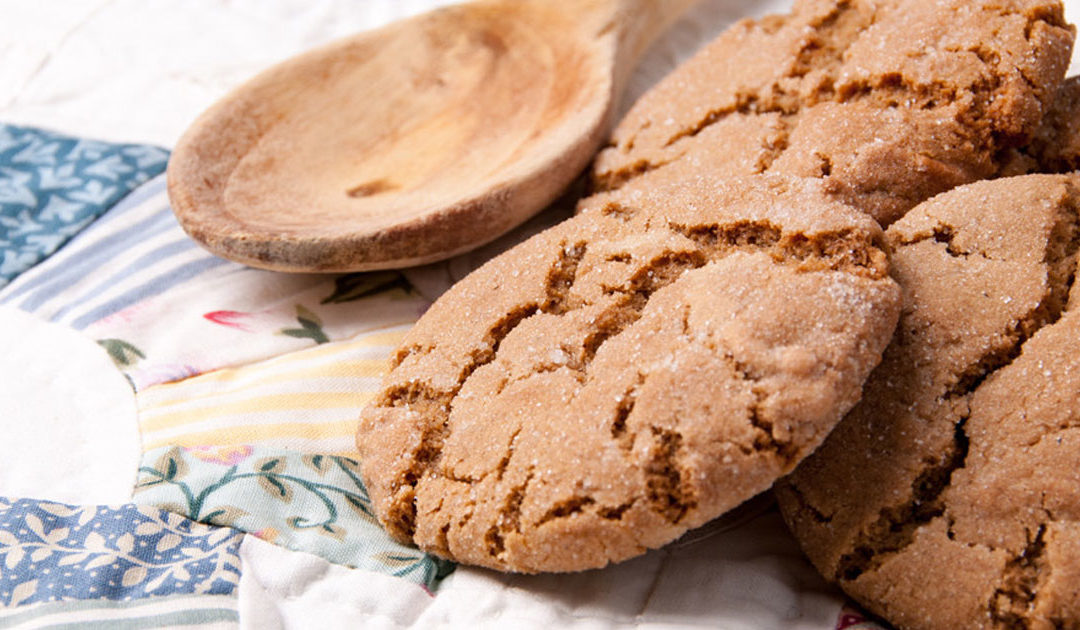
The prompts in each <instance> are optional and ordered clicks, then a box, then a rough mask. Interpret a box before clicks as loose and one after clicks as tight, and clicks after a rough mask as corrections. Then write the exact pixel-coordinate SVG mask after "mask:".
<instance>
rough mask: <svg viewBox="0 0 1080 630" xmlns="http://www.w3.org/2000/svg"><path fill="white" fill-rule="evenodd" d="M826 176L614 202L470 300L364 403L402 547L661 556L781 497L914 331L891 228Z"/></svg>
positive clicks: (556, 564)
mask: <svg viewBox="0 0 1080 630" xmlns="http://www.w3.org/2000/svg"><path fill="white" fill-rule="evenodd" d="M823 187H824V186H823V183H822V182H820V181H818V180H809V179H794V178H781V177H774V176H759V177H755V178H748V179H744V180H738V179H734V180H724V181H721V180H714V179H709V178H700V179H695V180H690V181H686V182H684V183H683V184H681V185H678V186H673V187H668V188H662V187H657V188H654V189H651V190H649V191H638V192H636V193H634V194H618V195H597V196H594V197H592V198H591V199H590V200H589V201H588V202H586V204H585V207H584V208H583V210H582V212H581V213H580V214H578V215H577V216H576V217H574V218H573V219H570V220H568V221H566V222H564V223H561V224H559V225H557V226H555V227H554V228H551V229H549V230H547V231H545V232H542V233H540V234H538V235H536V236H535V237H533V238H531V239H530V240H528V241H526V242H524V243H523V244H521V245H519V246H517V247H516V248H514V249H512V250H510V251H509V252H507V253H505V254H503V255H501V256H499V257H497V258H495V259H493V260H491V261H490V262H489V263H487V264H486V265H485V266H483V267H481V268H480V269H479V270H477V271H476V272H474V273H473V274H471V275H470V276H468V277H467V278H465V279H464V280H463V281H461V282H460V283H458V284H457V285H456V286H454V287H453V288H452V289H451V290H450V291H449V292H447V293H446V294H445V295H444V296H443V297H442V298H440V299H439V300H438V301H437V302H436V303H435V305H434V306H432V307H431V309H430V310H429V311H428V312H427V313H426V314H425V315H424V316H423V317H422V318H421V319H420V321H419V322H418V323H417V325H416V326H415V327H414V329H413V330H412V331H411V332H410V333H409V335H408V336H407V338H406V339H405V341H404V342H403V345H402V348H401V349H400V350H399V351H398V352H397V354H396V356H395V357H394V358H393V361H392V370H391V372H390V374H389V375H388V376H387V378H386V379H385V381H384V385H383V388H382V391H381V393H380V394H379V395H378V396H377V398H376V400H375V401H374V402H373V403H372V404H371V405H370V406H369V407H368V408H366V409H365V410H364V412H363V414H362V417H361V421H360V429H359V433H358V439H357V442H358V446H359V449H360V456H361V459H362V462H363V473H364V478H365V480H366V482H367V484H368V489H369V491H370V493H371V497H372V501H373V504H374V506H375V508H376V511H377V513H378V516H379V518H380V520H381V521H382V523H383V524H384V525H385V526H386V527H387V529H388V530H389V531H390V532H391V533H392V534H393V535H394V536H396V537H397V538H398V539H401V540H403V541H407V542H414V543H415V544H417V545H418V546H419V547H420V548H422V549H424V550H426V551H429V552H432V553H435V554H438V555H440V556H443V557H446V558H451V559H454V560H458V561H462V562H466V563H470V564H477V565H483V566H488V567H493V568H497V569H501V570H510V571H521V572H537V571H574V570H580V569H588V568H593V567H600V566H604V565H605V564H607V563H609V562H616V561H619V560H623V559H626V558H629V557H632V556H635V555H637V554H640V553H643V552H644V551H645V550H647V549H649V548H654V547H658V546H660V545H663V544H665V543H667V542H669V541H671V540H673V539H675V538H676V537H678V536H679V535H680V534H682V533H683V532H685V531H686V530H688V529H690V528H693V527H697V526H699V525H702V524H703V523H705V522H707V521H709V520H710V519H712V518H714V517H716V516H719V515H720V514H722V513H723V512H725V511H727V510H729V509H730V508H733V507H735V506H736V505H738V504H739V503H741V502H743V501H745V500H746V499H749V498H751V497H752V496H754V495H755V494H757V493H759V492H761V491H763V490H765V489H767V488H768V487H769V486H770V485H772V483H773V482H774V480H775V479H777V478H778V477H779V476H781V475H783V474H785V473H787V472H789V471H790V470H791V469H792V468H794V466H795V465H796V464H797V463H798V461H799V460H801V459H802V458H803V457H804V456H805V455H806V454H807V453H809V452H810V451H811V450H813V449H814V448H815V447H816V446H817V445H818V444H820V442H821V440H822V439H823V438H824V436H825V435H826V434H827V433H828V431H829V430H830V429H831V428H832V427H833V426H834V424H835V423H836V422H837V421H838V420H839V419H840V418H841V417H842V416H843V414H844V413H845V412H846V411H847V410H848V409H850V408H851V406H852V405H854V404H855V402H856V401H857V400H858V398H859V395H860V391H861V387H862V383H863V381H864V379H865V377H866V375H867V374H868V373H869V372H870V370H871V369H872V368H873V367H874V366H875V365H876V364H877V363H878V361H879V360H880V356H881V351H882V349H883V348H884V347H885V345H886V344H887V342H888V339H889V337H890V335H891V333H892V330H893V327H894V326H895V322H896V317H897V314H898V310H897V307H898V303H899V293H898V289H897V287H896V284H895V283H894V281H893V280H892V279H891V278H890V277H889V276H888V264H887V259H886V255H885V252H884V251H883V249H882V247H881V238H882V237H881V231H880V228H878V226H877V224H876V223H875V222H874V221H873V220H872V219H871V218H870V217H868V216H866V215H864V214H863V213H860V212H858V211H856V210H854V209H852V208H850V207H847V206H845V205H844V204H842V203H839V202H837V201H835V200H834V199H832V198H830V197H829V196H828V195H827V194H826V193H825V192H824V191H823Z"/></svg>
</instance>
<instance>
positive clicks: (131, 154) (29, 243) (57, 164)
mask: <svg viewBox="0 0 1080 630" xmlns="http://www.w3.org/2000/svg"><path fill="white" fill-rule="evenodd" d="M168 157H169V154H168V152H167V151H165V150H164V149H159V148H157V147H152V146H146V145H137V144H112V143H106V142H97V141H93V140H81V139H79V138H72V137H69V136H64V135H60V134H56V133H52V132H47V131H42V130H40V129H34V128H29V127H17V126H14V125H4V124H0V286H4V285H5V284H7V283H8V282H10V281H11V279H12V278H14V277H15V276H17V275H18V274H20V273H22V272H23V271H26V270H27V269H29V268H30V267H32V266H33V265H36V264H37V263H39V262H41V261H42V260H43V259H44V258H46V257H47V256H49V255H50V254H52V253H53V252H55V251H56V250H57V249H59V248H60V246H61V245H63V244H64V243H65V242H66V241H67V240H68V239H69V238H71V237H72V236H74V235H75V234H76V233H78V232H79V231H80V230H81V229H83V228H84V227H86V225H87V224H89V223H90V222H91V221H93V220H94V219H95V218H97V217H98V216H100V215H101V214H102V213H104V212H105V211H106V210H108V209H109V208H110V207H112V206H113V205H114V204H115V203H116V202H117V201H119V200H120V199H121V198H122V197H123V196H124V195H126V194H127V193H128V192H130V191H131V190H132V189H134V188H135V187H136V186H138V185H139V184H141V183H143V182H145V181H147V180H148V179H150V178H151V177H153V176H154V175H157V174H158V173H161V172H162V171H164V170H165V164H166V162H167V160H168Z"/></svg>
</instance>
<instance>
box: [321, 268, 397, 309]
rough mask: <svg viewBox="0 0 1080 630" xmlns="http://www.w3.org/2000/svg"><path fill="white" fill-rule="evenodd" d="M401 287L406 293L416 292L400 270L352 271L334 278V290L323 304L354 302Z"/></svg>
mask: <svg viewBox="0 0 1080 630" xmlns="http://www.w3.org/2000/svg"><path fill="white" fill-rule="evenodd" d="M394 289H400V290H402V291H404V292H405V293H406V294H409V293H415V289H414V288H413V286H412V284H411V283H410V282H409V280H408V279H407V278H406V277H405V275H404V274H402V273H401V272H400V271H376V272H368V273H350V274H346V275H344V276H338V277H337V278H335V279H334V292H333V293H332V294H330V295H329V296H328V297H326V298H324V299H323V301H322V302H321V303H322V304H341V303H343V302H353V301H355V300H359V299H362V298H365V297H368V296H370V295H375V294H377V293H384V292H388V291H392V290H394Z"/></svg>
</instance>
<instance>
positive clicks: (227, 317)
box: [203, 311, 252, 332]
mask: <svg viewBox="0 0 1080 630" xmlns="http://www.w3.org/2000/svg"><path fill="white" fill-rule="evenodd" d="M203 317H204V318H205V319H208V320H210V321H212V322H214V323H215V324H220V325H222V326H228V327H230V328H235V329H237V330H242V331H244V332H251V328H249V327H248V326H247V325H246V324H245V323H243V320H246V319H249V318H251V317H252V315H251V313H243V312H240V311H210V312H209V313H204V314H203Z"/></svg>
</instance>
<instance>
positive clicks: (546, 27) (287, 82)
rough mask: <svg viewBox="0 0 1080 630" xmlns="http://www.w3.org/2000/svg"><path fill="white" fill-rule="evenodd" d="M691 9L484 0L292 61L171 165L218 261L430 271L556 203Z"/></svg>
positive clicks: (178, 200) (638, 2)
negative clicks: (655, 47) (645, 53)
mask: <svg viewBox="0 0 1080 630" xmlns="http://www.w3.org/2000/svg"><path fill="white" fill-rule="evenodd" d="M690 4H691V1H690V0H484V1H481V2H474V3H469V4H463V5H457V6H451V7H447V8H444V9H439V10H436V11H432V12H430V13H426V14H423V15H420V16H417V17H415V18H412V19H409V20H404V21H401V22H397V23H394V24H391V25H389V26H387V27H384V28H382V29H378V30H375V31H370V32H367V33H362V34H360V35H357V36H353V37H351V38H348V39H345V40H341V41H339V42H336V43H333V44H331V45H328V46H325V47H323V48H320V49H317V50H313V51H311V52H308V53H305V54H302V55H300V56H298V57H295V58H293V59H290V60H288V61H285V62H283V63H281V64H279V65H277V66H275V67H273V68H271V69H269V70H267V71H265V72H263V73H262V74H260V75H258V76H256V77H255V78H254V79H252V80H251V81H249V82H248V83H247V84H245V85H243V86H241V87H240V88H238V89H237V90H235V91H234V92H233V93H231V94H229V95H228V96H226V97H225V98H224V99H222V100H221V101H219V102H218V103H217V104H215V105H214V106H212V107H211V108H210V109H209V110H207V111H206V112H205V113H204V114H203V115H202V116H200V117H199V118H198V119H197V120H196V121H195V123H194V124H193V125H192V126H191V127H190V128H189V129H188V131H187V132H186V133H185V134H184V136H183V137H182V138H181V140H180V142H179V143H178V145H177V147H176V149H175V151H174V153H173V157H172V159H171V160H170V164H169V169H168V185H169V194H170V198H171V201H172V205H173V210H174V212H175V213H176V215H177V217H178V219H179V220H180V223H181V225H182V226H183V227H184V229H185V230H186V231H187V232H188V233H189V234H190V235H191V236H192V237H193V238H194V239H195V240H197V241H199V242H200V243H202V244H203V245H204V246H205V247H206V248H207V249H209V250H210V251H212V252H214V253H216V254H218V255H221V256H223V257H225V258H230V259H232V260H236V261H238V262H242V263H245V264H249V265H252V266H256V267H262V268H268V269H276V270H282V271H328V272H330V271H332V272H344V271H365V270H374V269H387V268H396V267H405V266H411V265H417V264H422V263H426V262H431V261H434V260H439V259H443V258H448V257H450V256H453V255H455V254H458V253H461V252H463V251H467V250H469V249H472V248H475V247H477V246H480V245H482V244H484V243H487V242H489V241H491V240H493V239H495V238H496V237H498V236H500V235H501V234H503V233H505V232H507V231H508V230H510V229H511V228H513V227H514V226H516V225H518V224H520V223H521V222H523V221H524V220H526V219H527V218H528V217H530V216H531V215H533V214H534V213H536V212H537V211H539V210H540V209H542V208H543V207H544V206H546V205H547V204H548V203H549V202H550V201H552V200H553V199H554V198H555V197H557V196H558V194H559V193H560V192H561V191H562V190H563V189H564V188H565V187H566V186H567V185H568V184H569V183H570V182H571V181H572V180H573V178H574V177H575V176H576V175H577V174H578V173H580V172H581V170H582V169H583V168H584V167H585V166H586V164H587V163H588V161H589V160H590V159H591V157H592V155H593V153H594V152H595V150H596V149H597V147H598V146H599V144H600V142H601V141H602V140H603V138H604V136H605V135H606V133H607V130H608V126H609V123H610V118H611V113H612V110H613V107H614V104H615V102H616V98H617V95H618V94H619V93H621V91H622V87H623V84H624V83H625V79H626V75H627V74H628V69H629V65H630V64H631V63H632V62H633V60H635V59H636V57H637V56H638V54H639V53H640V52H641V51H642V50H643V49H644V48H645V46H646V45H647V43H648V42H649V41H651V39H652V38H653V37H654V36H655V35H656V34H658V33H659V32H660V30H661V29H663V28H664V27H666V26H667V25H668V24H669V23H670V22H671V21H672V20H673V19H674V17H676V16H677V15H678V14H679V13H681V12H682V11H683V10H685V9H686V8H687V7H688V6H689V5H690Z"/></svg>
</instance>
